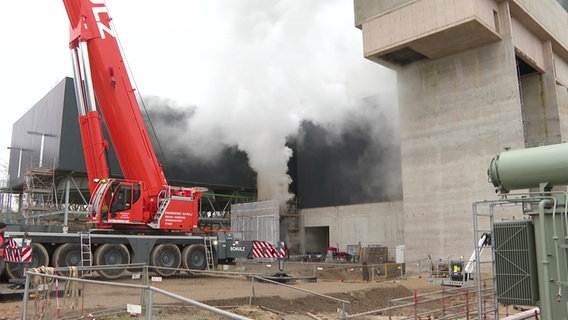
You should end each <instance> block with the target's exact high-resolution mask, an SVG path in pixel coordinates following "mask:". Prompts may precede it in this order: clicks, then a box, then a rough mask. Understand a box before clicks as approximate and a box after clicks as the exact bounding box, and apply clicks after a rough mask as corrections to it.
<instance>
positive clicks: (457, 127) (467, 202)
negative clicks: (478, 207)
mask: <svg viewBox="0 0 568 320" xmlns="http://www.w3.org/2000/svg"><path fill="white" fill-rule="evenodd" d="M398 79H399V81H398V85H399V101H400V114H401V140H402V148H401V150H402V175H403V195H404V196H403V198H404V213H405V218H404V226H405V244H406V246H407V251H406V252H407V257H408V259H410V260H413V259H421V258H423V257H425V256H427V255H428V254H430V255H431V256H432V257H433V258H443V257H446V256H448V255H467V254H469V252H471V250H472V248H473V224H472V212H471V203H472V202H473V201H476V200H481V199H488V198H493V197H494V195H493V188H492V186H491V185H490V184H489V183H487V176H486V171H487V166H488V162H489V160H490V159H491V158H492V157H493V156H494V155H496V154H498V153H500V152H501V151H503V149H504V148H505V147H511V148H513V149H518V148H523V147H524V141H523V140H524V138H523V126H522V115H521V110H520V108H519V105H520V100H519V90H518V84H517V77H516V66H515V56H514V53H513V48H512V43H511V42H510V41H503V42H499V43H497V44H493V45H487V46H485V47H482V48H476V49H473V50H470V51H468V52H464V53H462V54H457V55H454V56H450V57H447V58H444V59H439V60H435V61H426V62H423V63H416V64H413V65H411V66H409V67H407V68H404V69H402V70H400V71H399V73H398Z"/></svg>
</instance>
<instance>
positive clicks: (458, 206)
mask: <svg viewBox="0 0 568 320" xmlns="http://www.w3.org/2000/svg"><path fill="white" fill-rule="evenodd" d="M362 3H366V2H365V1H355V5H356V8H355V12H356V13H357V12H358V10H361V9H362V8H357V5H358V4H362ZM389 3H390V4H391V6H390V7H388V8H386V7H385V8H383V9H388V10H386V11H384V12H382V13H377V9H378V7H377V6H375V7H371V9H372V10H375V11H374V12H373V14H370V15H367V16H365V15H361V14H359V15H358V16H359V17H365V19H366V20H364V21H363V20H361V24H362V25H361V29H362V30H363V42H364V50H365V56H366V57H368V58H369V59H371V60H373V61H377V62H378V63H381V64H383V61H380V59H381V57H382V56H381V54H382V53H388V52H389V50H390V48H394V47H397V46H398V47H400V46H401V45H400V43H401V42H403V43H405V44H404V45H406V44H408V45H409V46H413V48H415V49H416V48H420V47H419V46H418V45H419V44H421V41H422V44H423V43H426V44H427V45H428V46H444V45H447V43H445V41H446V40H444V39H445V37H443V36H442V35H443V34H444V32H445V31H440V30H445V29H447V28H453V29H454V30H459V24H463V25H464V26H466V25H467V23H466V22H464V21H465V20H467V19H470V18H471V17H473V18H474V19H475V20H477V21H480V24H478V25H477V26H475V29H474V30H475V31H476V32H477V33H476V36H478V37H482V38H483V37H485V40H486V41H479V42H477V43H474V42H472V43H468V45H469V47H466V48H463V50H461V51H459V52H457V51H453V52H452V51H451V50H449V49H447V50H446V52H447V53H448V54H447V55H445V56H442V55H438V56H433V55H428V54H425V52H429V51H428V50H431V49H430V48H427V49H425V48H420V49H421V50H418V52H420V53H422V54H423V55H425V56H426V59H423V60H415V61H413V62H411V63H409V64H401V65H398V66H396V71H397V75H398V87H399V108H400V126H401V129H400V131H401V157H402V176H403V199H404V202H403V209H404V228H405V229H404V235H405V237H404V241H405V245H406V249H407V250H406V254H407V260H409V261H412V260H419V259H422V258H424V257H426V256H427V255H431V256H432V258H443V257H447V256H448V255H468V254H469V253H470V252H471V250H472V248H473V246H474V245H473V244H474V243H475V242H476V239H474V237H473V230H472V229H473V223H472V219H473V218H472V207H471V205H472V202H474V201H480V200H483V199H495V198H496V196H495V195H494V192H493V187H492V186H491V185H490V184H489V183H488V181H487V176H486V171H487V166H488V162H489V160H490V159H491V158H492V157H493V156H495V155H497V154H499V153H501V152H502V151H503V150H504V148H511V149H522V148H525V147H527V146H534V145H539V144H550V143H557V142H559V141H560V140H566V139H564V138H563V137H566V133H567V130H568V125H566V124H565V123H566V121H568V93H567V92H566V88H564V87H561V86H559V85H560V84H562V83H567V82H568V63H567V62H566V61H568V58H567V57H568V54H567V51H566V49H565V47H566V46H565V45H564V44H566V43H568V35H567V34H566V33H565V32H564V31H565V30H566V27H567V26H568V25H567V23H566V21H568V19H567V18H568V15H567V13H566V11H564V9H563V8H562V7H561V6H560V5H559V4H558V3H557V2H556V1H553V0H546V1H533V0H517V1H494V0H481V1H477V0H459V1H441V0H440V1H438V0H433V1H426V0H421V1H420V0H417V1H407V2H404V3H403V2H397V3H394V2H392V3H391V2H389ZM396 5H398V6H396ZM458 9H459V10H458ZM356 16H357V14H356ZM370 17H372V18H370ZM533 18H536V21H535V20H533ZM362 19H363V18H362ZM356 23H357V22H356ZM492 32H495V33H498V37H497V38H495V37H493V36H492V35H491V33H492ZM436 33H439V34H440V36H436ZM457 34H459V33H456V35H457ZM446 38H447V37H446ZM423 39H424V40H423ZM496 39H497V40H496ZM436 41H438V42H436ZM459 41H460V42H461V40H459ZM375 52H376V54H375ZM439 52H441V51H439ZM442 53H443V52H442ZM372 55H374V56H373V57H372ZM518 59H522V61H523V62H526V63H527V64H528V65H529V66H530V67H532V68H533V69H534V70H533V71H531V70H530V67H529V69H528V70H524V71H523V72H524V73H523V74H522V76H521V77H520V78H519V77H518V76H517V72H518V71H519V69H518V68H517V63H518V62H521V61H520V60H518ZM384 65H389V61H386V63H384Z"/></svg>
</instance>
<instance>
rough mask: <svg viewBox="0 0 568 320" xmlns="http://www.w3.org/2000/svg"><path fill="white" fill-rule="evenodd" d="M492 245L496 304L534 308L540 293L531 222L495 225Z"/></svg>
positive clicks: (510, 222) (509, 222)
mask: <svg viewBox="0 0 568 320" xmlns="http://www.w3.org/2000/svg"><path fill="white" fill-rule="evenodd" d="M493 243H494V246H495V250H494V251H495V269H496V273H495V278H496V282H497V288H496V293H497V300H498V301H499V303H502V304H519V305H532V306H534V305H536V304H537V301H538V300H539V289H538V277H536V275H537V274H538V273H537V263H536V251H535V237H534V226H533V222H532V220H512V221H501V222H496V223H495V224H494V226H493Z"/></svg>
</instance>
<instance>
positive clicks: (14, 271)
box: [6, 242, 49, 279]
mask: <svg viewBox="0 0 568 320" xmlns="http://www.w3.org/2000/svg"><path fill="white" fill-rule="evenodd" d="M48 265H49V254H48V253H47V249H45V247H44V246H43V245H42V244H40V243H33V242H32V261H31V263H30V264H28V265H26V266H25V267H26V268H27V269H31V268H37V267H41V266H46V267H47V266H48ZM23 272H24V265H23V264H21V263H13V262H6V273H7V274H8V277H10V279H22V278H24V274H23Z"/></svg>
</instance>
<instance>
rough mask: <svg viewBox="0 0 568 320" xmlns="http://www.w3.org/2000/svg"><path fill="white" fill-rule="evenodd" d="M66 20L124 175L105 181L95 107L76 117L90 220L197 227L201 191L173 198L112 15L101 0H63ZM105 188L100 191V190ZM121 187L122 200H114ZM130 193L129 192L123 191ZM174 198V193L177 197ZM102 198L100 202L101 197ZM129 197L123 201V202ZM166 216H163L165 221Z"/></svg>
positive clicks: (104, 147)
mask: <svg viewBox="0 0 568 320" xmlns="http://www.w3.org/2000/svg"><path fill="white" fill-rule="evenodd" d="M63 3H64V5H65V8H66V11H67V15H68V16H69V21H70V23H71V30H70V47H71V49H74V48H78V47H79V46H80V44H81V43H86V47H87V52H88V60H89V64H90V74H91V79H86V81H92V88H93V91H94V94H95V97H96V101H97V105H98V108H99V109H100V113H101V114H102V118H103V119H104V121H105V124H106V127H107V129H108V133H109V136H110V140H111V141H112V144H113V146H114V149H115V151H116V154H117V158H118V161H119V164H120V167H121V169H122V172H123V174H124V178H125V180H113V181H112V183H108V182H109V181H105V182H106V183H104V184H102V183H99V184H98V185H97V184H95V183H94V182H93V181H94V178H98V179H100V180H103V181H104V180H107V178H108V176H109V168H108V164H107V159H106V150H107V144H106V141H105V140H104V137H103V134H102V129H101V125H100V121H101V120H100V115H99V113H98V112H97V111H92V110H91V111H89V110H86V112H85V114H86V115H82V116H80V117H79V123H80V126H81V134H82V141H83V146H84V150H85V158H86V165H87V171H88V175H89V179H90V183H92V184H90V188H91V213H90V216H91V221H92V222H96V223H97V227H100V228H116V227H120V228H130V227H132V228H140V227H143V228H144V227H145V228H150V226H149V225H153V226H152V227H153V228H158V227H156V226H157V225H159V228H160V229H162V228H164V229H171V230H190V229H191V228H193V227H195V226H197V216H198V214H197V201H198V200H199V198H200V197H201V192H198V191H195V192H193V191H191V192H189V191H188V189H184V188H179V190H180V191H183V192H184V193H185V194H186V196H185V197H186V199H183V198H177V199H172V197H171V195H173V194H174V193H175V191H176V190H177V189H175V188H174V187H169V186H168V183H167V181H166V178H165V175H164V173H163V170H162V166H161V165H160V163H159V162H158V159H157V157H156V154H155V151H154V148H153V147H152V144H151V141H150V138H149V135H148V131H147V130H146V126H145V124H144V121H143V118H142V114H141V112H140V107H139V105H138V102H137V100H136V96H135V94H134V90H135V89H134V88H133V86H132V84H131V81H130V78H129V76H128V72H127V69H126V66H125V63H124V60H123V57H122V55H121V52H120V49H119V46H118V42H117V40H116V35H115V32H114V30H113V27H112V24H111V23H110V22H111V18H110V16H109V14H108V11H107V8H106V6H105V4H104V1H103V0H63ZM103 188H104V190H103ZM119 191H120V192H122V199H118V195H119V194H120V193H119ZM128 192H130V194H127V193H128ZM177 197H179V195H178V196H177ZM103 200H105V201H106V202H105V201H103ZM114 200H122V201H123V206H122V207H121V210H119V211H115V212H114V215H109V214H107V215H106V216H105V214H104V213H105V212H104V211H105V208H104V206H105V205H106V206H111V205H112V203H111V202H110V201H114ZM127 200H128V201H129V202H126V201H127ZM166 218H167V221H168V222H166Z"/></svg>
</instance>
